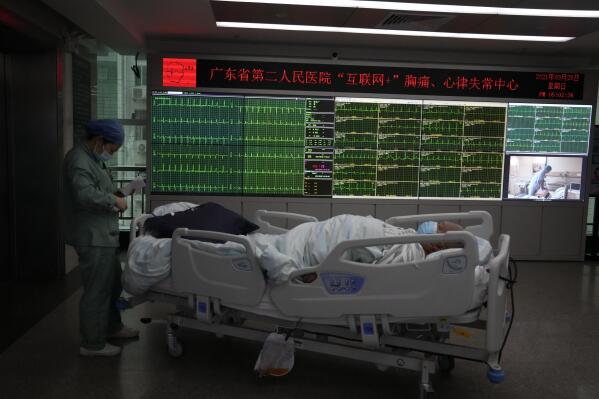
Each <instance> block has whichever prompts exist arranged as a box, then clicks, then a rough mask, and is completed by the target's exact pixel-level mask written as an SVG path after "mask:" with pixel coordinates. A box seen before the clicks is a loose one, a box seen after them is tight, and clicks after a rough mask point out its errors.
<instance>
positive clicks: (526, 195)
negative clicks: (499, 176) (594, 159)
mask: <svg viewBox="0 0 599 399" xmlns="http://www.w3.org/2000/svg"><path fill="white" fill-rule="evenodd" d="M583 160H584V158H582V157H564V156H531V155H511V156H509V157H508V162H509V172H508V175H509V177H508V183H507V198H508V199H529V200H530V199H532V200H575V201H577V200H580V199H581V198H582V195H583V193H582V181H583V179H582V171H583V166H584V162H583Z"/></svg>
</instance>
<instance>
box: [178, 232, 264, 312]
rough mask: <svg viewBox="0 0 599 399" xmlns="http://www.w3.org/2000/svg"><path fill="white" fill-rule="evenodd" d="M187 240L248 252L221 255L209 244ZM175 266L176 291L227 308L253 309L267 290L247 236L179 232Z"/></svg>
mask: <svg viewBox="0 0 599 399" xmlns="http://www.w3.org/2000/svg"><path fill="white" fill-rule="evenodd" d="M187 237H191V238H201V239H209V240H220V241H230V242H235V243H238V244H241V245H243V247H244V248H245V251H244V252H243V253H241V252H240V253H236V252H235V251H234V250H233V252H232V253H231V254H219V253H217V251H216V250H215V249H214V248H211V247H210V244H208V243H199V245H192V244H193V243H192V242H190V241H189V240H185V239H184V238H187ZM171 264H172V277H173V287H174V288H175V290H176V291H178V292H184V293H191V294H197V295H201V296H202V297H211V298H218V299H220V300H221V302H222V303H223V304H238V305H246V306H253V305H255V304H257V303H258V302H259V301H260V300H261V299H262V296H263V294H264V290H265V289H266V282H265V279H264V275H263V273H262V269H261V268H260V267H259V265H258V262H257V260H256V257H255V251H254V247H253V245H252V243H251V241H250V240H248V238H247V237H245V236H237V235H232V234H227V233H219V232H215V231H207V230H190V229H187V228H178V229H176V230H175V231H174V232H173V240H172V258H171Z"/></svg>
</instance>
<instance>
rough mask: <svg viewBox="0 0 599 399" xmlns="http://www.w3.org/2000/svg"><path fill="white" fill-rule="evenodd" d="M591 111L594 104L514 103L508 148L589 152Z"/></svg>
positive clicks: (547, 151) (527, 150)
mask: <svg viewBox="0 0 599 399" xmlns="http://www.w3.org/2000/svg"><path fill="white" fill-rule="evenodd" d="M591 113H592V107H591V106H590V105H554V104H516V103H510V104H509V107H508V122H507V144H506V151H507V152H508V153H509V152H518V153H530V154H544V153H556V154H581V155H586V154H587V152H588V143H589V135H590V128H591Z"/></svg>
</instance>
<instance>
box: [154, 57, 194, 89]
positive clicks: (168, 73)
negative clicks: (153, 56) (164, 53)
mask: <svg viewBox="0 0 599 399" xmlns="http://www.w3.org/2000/svg"><path fill="white" fill-rule="evenodd" d="M196 72H197V60H195V59H193V58H163V59H162V86H164V87H196Z"/></svg>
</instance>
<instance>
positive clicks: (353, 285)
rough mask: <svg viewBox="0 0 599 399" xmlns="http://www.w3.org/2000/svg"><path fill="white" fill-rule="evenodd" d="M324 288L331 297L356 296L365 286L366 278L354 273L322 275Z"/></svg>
mask: <svg viewBox="0 0 599 399" xmlns="http://www.w3.org/2000/svg"><path fill="white" fill-rule="evenodd" d="M320 278H322V283H323V285H324V288H325V289H326V290H327V292H328V293H329V294H330V295H354V294H357V293H358V292H360V290H361V289H362V287H363V286H364V281H365V279H364V277H362V276H359V275H357V274H352V273H321V274H320Z"/></svg>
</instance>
